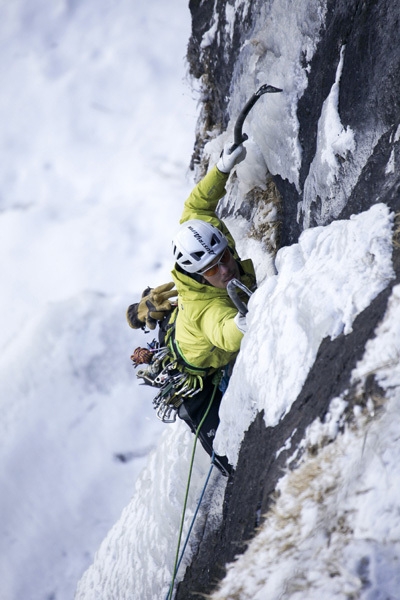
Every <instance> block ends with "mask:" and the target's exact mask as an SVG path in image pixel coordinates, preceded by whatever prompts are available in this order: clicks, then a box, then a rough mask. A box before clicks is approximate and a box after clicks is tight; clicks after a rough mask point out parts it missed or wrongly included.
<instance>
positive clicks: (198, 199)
mask: <svg viewBox="0 0 400 600" xmlns="http://www.w3.org/2000/svg"><path fill="white" fill-rule="evenodd" d="M227 179H228V175H227V174H225V173H221V172H220V171H219V170H218V169H217V167H214V168H213V169H212V170H211V171H210V172H209V173H208V174H207V175H206V176H205V177H204V178H203V179H202V180H201V181H200V183H199V184H198V185H197V186H196V187H195V188H194V190H193V191H192V193H191V194H190V196H189V198H188V199H187V200H186V202H185V206H184V210H183V214H182V218H181V221H180V222H181V223H183V222H185V221H188V220H189V219H202V220H203V221H208V222H209V223H212V224H213V225H215V226H216V227H218V228H219V229H220V230H221V231H222V232H223V233H224V234H225V235H226V237H227V238H228V240H229V245H230V247H231V248H232V249H233V250H235V242H234V240H233V238H232V236H231V234H230V233H229V231H228V229H227V227H226V226H225V225H224V223H222V221H220V220H219V219H218V217H217V216H216V214H215V210H216V207H217V204H218V201H219V200H220V198H222V196H224V195H225V184H226V181H227ZM234 256H235V258H236V259H237V262H238V263H239V268H240V270H241V281H242V282H243V283H244V284H245V285H246V286H247V287H249V288H250V289H254V287H255V283H256V278H255V273H254V267H253V263H252V261H251V260H244V261H241V260H239V258H238V255H237V253H236V250H235V255H234ZM172 277H173V279H174V281H175V285H176V289H177V290H178V308H179V310H178V316H177V319H176V325H175V340H176V342H177V345H178V348H179V350H180V352H181V353H182V355H183V357H184V359H185V360H186V361H187V362H188V363H190V364H191V365H194V366H196V367H214V368H217V367H221V366H224V365H226V364H228V363H229V362H230V361H231V360H232V359H233V358H235V357H236V355H237V353H238V351H239V348H240V342H241V340H242V337H243V334H242V333H241V332H240V331H239V329H238V328H237V327H236V324H235V323H234V321H233V319H234V317H235V316H236V314H237V308H236V307H235V306H234V304H233V302H232V301H231V299H230V298H229V296H228V293H227V291H226V290H225V289H219V288H215V287H213V286H211V285H208V284H206V283H199V282H197V281H196V280H195V279H193V278H192V277H190V276H189V275H186V274H185V273H182V272H181V271H180V270H178V269H177V268H176V266H175V269H174V270H173V271H172Z"/></svg>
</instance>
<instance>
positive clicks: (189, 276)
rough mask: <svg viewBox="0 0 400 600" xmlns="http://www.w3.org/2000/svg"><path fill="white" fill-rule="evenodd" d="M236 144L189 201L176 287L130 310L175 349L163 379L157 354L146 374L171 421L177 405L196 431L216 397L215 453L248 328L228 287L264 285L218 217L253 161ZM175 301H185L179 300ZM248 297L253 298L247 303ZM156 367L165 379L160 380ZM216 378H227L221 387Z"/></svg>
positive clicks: (211, 415) (209, 437)
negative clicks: (234, 180) (234, 179)
mask: <svg viewBox="0 0 400 600" xmlns="http://www.w3.org/2000/svg"><path fill="white" fill-rule="evenodd" d="M231 146H232V144H227V145H226V146H225V148H224V151H223V153H222V155H221V157H220V158H219V160H218V162H217V164H216V165H215V166H214V167H213V168H212V169H211V170H210V171H209V172H208V173H207V175H206V176H205V177H204V178H203V179H202V180H201V181H200V182H199V183H198V184H197V185H196V187H195V188H194V189H193V190H192V192H191V194H190V196H189V198H188V199H187V200H186V202H185V205H184V209H183V213H182V217H181V220H180V223H181V225H180V228H179V230H178V231H177V233H176V235H175V237H174V239H173V255H174V259H175V267H174V269H173V270H172V279H173V283H172V282H171V283H168V284H164V285H161V286H158V287H156V288H153V289H152V288H148V289H147V290H145V291H144V292H143V295H142V298H141V300H140V301H139V302H138V303H135V304H132V305H131V306H130V307H129V308H128V311H127V319H128V323H129V325H130V326H131V327H133V328H135V329H137V328H142V329H144V328H145V327H146V326H147V327H148V328H149V329H154V327H155V324H156V323H158V324H159V326H160V332H161V337H162V341H161V343H160V344H158V345H157V348H161V347H163V345H164V346H165V345H167V348H168V354H165V353H166V352H167V351H166V350H164V351H162V350H160V354H159V357H160V358H159V360H160V362H161V364H162V366H163V367H164V366H165V364H166V365H167V367H166V368H164V369H163V371H162V372H161V373H160V372H159V371H157V369H155V367H154V364H155V363H156V360H155V356H154V355H153V357H152V359H151V362H152V364H150V367H149V369H148V371H146V372H145V375H143V372H142V371H141V372H140V373H138V377H143V378H144V379H145V380H146V379H147V380H148V381H147V382H148V383H149V382H150V383H151V384H152V385H155V384H156V385H158V386H160V385H161V386H164V390H165V393H164V395H163V394H162V390H163V387H161V395H160V393H159V395H158V396H157V398H156V400H158V402H159V403H161V404H162V405H163V411H164V412H162V415H165V414H168V415H169V414H170V411H169V412H168V411H167V412H165V410H166V409H167V408H168V406H171V405H173V404H175V405H176V410H177V413H178V416H179V417H180V418H181V419H183V420H185V421H186V422H187V423H188V425H189V426H190V428H191V429H192V431H196V429H197V428H198V426H199V424H200V423H201V420H202V418H203V416H204V414H205V412H206V410H207V408H208V405H209V402H210V397H211V395H212V394H213V395H214V396H213V402H212V405H211V408H210V409H209V412H208V413H207V416H206V418H205V420H204V422H203V424H202V426H201V429H200V431H199V439H200V441H201V443H202V445H203V447H204V448H205V450H206V451H207V452H208V453H209V454H210V455H213V439H214V437H215V433H216V429H217V427H218V423H219V417H218V409H219V404H220V401H221V397H222V394H223V392H224V391H225V389H226V386H227V381H228V379H229V376H230V373H231V369H232V366H233V363H234V361H235V359H236V356H237V354H238V352H239V349H240V343H241V340H242V337H243V334H244V331H245V327H246V323H245V317H243V316H242V315H241V314H240V313H239V312H238V309H237V308H236V306H235V304H234V303H233V301H232V300H231V298H230V297H229V295H228V293H227V289H226V287H227V284H228V282H229V281H230V280H231V279H232V278H235V279H237V280H239V281H240V282H241V283H243V284H244V285H245V286H246V287H247V288H249V289H250V290H254V289H255V287H256V278H255V272H254V266H253V263H252V261H251V260H250V259H248V260H241V259H240V258H239V256H238V254H237V251H236V247H235V242H234V240H233V238H232V236H231V234H230V232H229V231H228V229H227V227H226V226H225V224H224V223H223V222H222V221H221V220H220V219H219V218H218V216H217V215H216V208H217V205H218V201H219V200H220V199H221V198H222V197H223V196H224V195H225V191H226V190H225V185H226V182H227V179H228V176H229V173H230V171H231V169H232V168H233V167H234V166H235V165H236V164H238V163H239V162H241V161H242V160H244V158H245V155H246V150H245V148H244V146H243V145H240V146H238V147H237V148H236V149H235V150H233V152H230V151H229V148H230V147H231ZM174 285H175V286H176V289H174ZM175 296H177V302H174V300H172V299H173V298H174V297H175ZM247 299H248V296H245V295H244V296H243V298H242V300H243V301H246V300H247ZM176 305H177V306H176ZM175 306H176V308H175ZM139 350H141V349H137V351H139ZM137 351H136V352H137ZM163 352H164V354H163ZM171 354H172V357H171ZM156 356H157V354H156ZM168 360H170V362H168ZM136 362H137V364H138V363H141V362H144V361H142V360H138V361H136ZM147 362H150V359H149V360H148V361H147ZM152 365H153V366H152ZM171 365H172V366H171ZM174 367H176V369H174ZM152 369H153V372H154V373H153V375H155V374H156V373H157V377H158V379H154V378H153V375H152ZM216 373H218V374H219V375H220V376H219V383H218V387H217V384H216V381H217V380H216V378H215V374H216ZM167 375H168V377H167ZM163 377H164V380H163ZM173 377H176V379H175V380H173ZM175 381H176V384H175V388H174V389H175V392H174V393H173V394H172V395H171V389H172V388H173V383H174V382H175ZM168 382H169V384H170V385H169V387H168V385H167V384H168ZM180 382H182V383H180ZM171 386H172V388H171ZM179 386H180V387H179ZM185 386H186V387H185ZM191 386H192V387H191ZM167 389H168V393H167V392H166V390H167ZM164 420H167V419H164ZM214 461H215V463H216V465H217V466H218V467H219V468H220V470H221V471H222V472H224V473H225V474H227V473H228V472H230V470H231V469H230V465H229V463H228V461H227V460H226V457H221V456H217V457H214Z"/></svg>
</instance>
